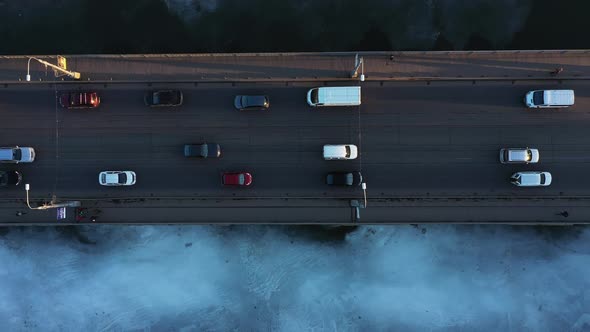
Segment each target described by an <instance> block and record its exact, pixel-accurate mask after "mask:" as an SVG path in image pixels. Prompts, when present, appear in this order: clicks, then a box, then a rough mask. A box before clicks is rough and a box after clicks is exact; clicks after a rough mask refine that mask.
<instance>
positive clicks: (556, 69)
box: [551, 67, 563, 76]
mask: <svg viewBox="0 0 590 332" xmlns="http://www.w3.org/2000/svg"><path fill="white" fill-rule="evenodd" d="M562 71H563V67H557V68H555V70H553V71H552V72H551V75H552V76H557V75H559V74H561V72H562Z"/></svg>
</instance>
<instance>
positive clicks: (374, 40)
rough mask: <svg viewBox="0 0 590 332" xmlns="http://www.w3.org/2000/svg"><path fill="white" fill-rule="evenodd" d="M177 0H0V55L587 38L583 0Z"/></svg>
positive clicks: (502, 45)
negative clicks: (0, 36)
mask: <svg viewBox="0 0 590 332" xmlns="http://www.w3.org/2000/svg"><path fill="white" fill-rule="evenodd" d="M178 2H181V1H179V0H169V2H168V3H166V2H165V1H164V0H101V1H95V0H37V1H10V0H0V35H2V40H3V42H2V43H1V44H0V54H55V53H64V54H76V53H87V54H93V53H165V52H257V51H268V52H272V51H349V50H463V49H571V48H589V43H590V41H589V39H588V38H587V31H590V20H588V19H587V17H586V16H587V13H588V12H589V9H590V2H588V1H584V0H569V1H568V0H561V1H550V0H536V1H535V0H498V1H490V0H473V1H459V0H446V1H440V0H439V1H436V0H432V1H417V0H364V1H358V0H339V1H338V0H316V1H303V0H280V1H277V0H219V1H215V0H209V1H205V0H201V1H199V0H194V1H192V2H190V1H184V2H183V6H179V4H178ZM168 4H169V6H168ZM211 4H214V5H211Z"/></svg>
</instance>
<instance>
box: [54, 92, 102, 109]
mask: <svg viewBox="0 0 590 332" xmlns="http://www.w3.org/2000/svg"><path fill="white" fill-rule="evenodd" d="M59 104H60V105H61V107H63V108H95V107H98V105H100V98H99V97H98V94H97V93H96V92H66V93H64V94H62V95H61V96H60V97H59Z"/></svg>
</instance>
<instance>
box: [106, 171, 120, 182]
mask: <svg viewBox="0 0 590 332" xmlns="http://www.w3.org/2000/svg"><path fill="white" fill-rule="evenodd" d="M105 179H106V181H107V183H118V182H119V173H116V174H112V173H107V174H106V176H105Z"/></svg>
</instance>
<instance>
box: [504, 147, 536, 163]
mask: <svg viewBox="0 0 590 332" xmlns="http://www.w3.org/2000/svg"><path fill="white" fill-rule="evenodd" d="M500 162H501V163H502V164H535V163H538V162H539V150H537V149H529V148H505V149H500Z"/></svg>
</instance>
